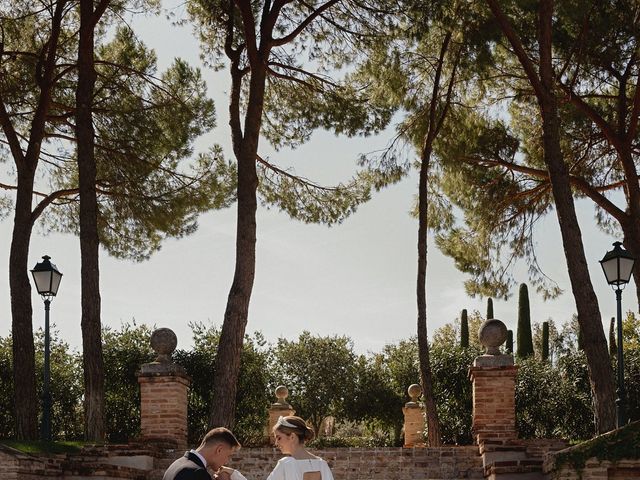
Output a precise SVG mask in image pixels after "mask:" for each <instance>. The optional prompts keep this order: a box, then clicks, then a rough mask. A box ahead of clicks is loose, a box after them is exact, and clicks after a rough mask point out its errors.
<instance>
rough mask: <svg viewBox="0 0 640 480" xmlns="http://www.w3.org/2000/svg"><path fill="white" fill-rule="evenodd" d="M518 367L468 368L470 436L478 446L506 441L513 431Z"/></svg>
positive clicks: (515, 437)
mask: <svg viewBox="0 0 640 480" xmlns="http://www.w3.org/2000/svg"><path fill="white" fill-rule="evenodd" d="M517 371H518V367H517V366H514V365H509V366H497V367H491V366H480V367H471V368H470V369H469V377H470V379H471V381H472V382H473V423H472V428H473V434H474V437H475V439H476V442H477V443H478V444H480V443H482V442H483V441H486V440H494V441H500V442H502V443H506V442H509V441H511V440H515V439H517V438H518V434H517V431H516V405H515V388H516V383H515V381H516V373H517Z"/></svg>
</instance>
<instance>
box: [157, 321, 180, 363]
mask: <svg viewBox="0 0 640 480" xmlns="http://www.w3.org/2000/svg"><path fill="white" fill-rule="evenodd" d="M150 342H151V348H153V351H154V352H156V354H157V355H158V358H156V362H158V363H171V354H172V353H173V351H174V350H175V349H176V347H177V346H178V337H176V334H175V333H173V330H171V329H170V328H158V329H157V330H154V332H153V333H152V334H151V340H150Z"/></svg>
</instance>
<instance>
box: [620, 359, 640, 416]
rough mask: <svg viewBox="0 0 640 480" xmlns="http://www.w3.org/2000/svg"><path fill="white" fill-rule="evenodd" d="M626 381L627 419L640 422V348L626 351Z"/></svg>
mask: <svg viewBox="0 0 640 480" xmlns="http://www.w3.org/2000/svg"><path fill="white" fill-rule="evenodd" d="M624 379H625V386H626V389H627V417H628V418H629V420H630V421H636V420H640V348H638V347H636V348H629V349H625V351H624Z"/></svg>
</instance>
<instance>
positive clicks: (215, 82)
mask: <svg viewBox="0 0 640 480" xmlns="http://www.w3.org/2000/svg"><path fill="white" fill-rule="evenodd" d="M176 13H177V15H178V16H179V15H180V14H181V11H180V9H178V10H177V11H176ZM132 23H133V26H134V28H135V29H136V31H137V32H138V34H139V36H140V37H141V38H142V40H143V41H144V42H145V43H147V44H148V45H150V46H152V47H153V48H155V50H156V52H157V55H158V64H159V68H160V70H162V69H164V68H166V66H167V65H169V64H170V63H171V61H172V59H173V58H174V57H176V56H180V57H182V58H185V59H186V60H188V61H189V62H190V63H192V64H199V63H200V61H199V46H198V41H197V39H196V38H195V37H194V35H193V33H192V31H191V29H190V27H188V26H182V27H177V26H173V25H171V24H170V23H169V22H168V21H167V20H165V18H164V17H158V18H156V17H141V18H136V19H134V20H133V21H132ZM202 68H203V75H204V77H205V78H206V79H207V83H208V87H209V94H210V95H211V97H212V98H213V99H214V100H215V102H216V111H217V115H218V120H217V126H216V128H215V129H214V130H213V131H212V132H211V133H210V134H208V135H206V136H205V137H203V138H201V139H200V140H199V141H198V143H197V148H198V149H201V150H205V149H206V148H207V147H208V146H210V145H211V144H212V143H213V142H216V143H219V144H221V145H222V146H223V148H224V151H225V155H226V156H227V157H230V156H231V149H230V141H229V139H228V138H229V128H228V124H227V121H228V119H227V117H226V112H227V98H228V97H227V91H228V80H227V77H228V73H227V72H226V71H221V72H213V71H211V70H208V69H206V68H204V67H202ZM392 135H393V128H390V129H388V130H387V131H385V132H383V133H382V134H381V135H378V136H375V137H369V138H355V139H354V138H351V139H350V138H346V137H336V136H334V135H333V134H332V133H330V132H324V131H319V132H316V133H315V134H314V135H313V137H312V138H311V140H310V141H309V142H308V143H307V144H305V145H303V146H302V147H300V148H298V149H296V150H293V151H287V150H285V151H280V152H274V151H273V150H272V149H269V147H268V145H267V144H266V142H265V141H262V142H261V146H260V152H261V154H263V155H265V156H267V157H269V159H270V160H271V161H273V162H274V163H276V164H277V165H278V166H280V167H292V168H293V169H294V170H295V172H296V173H298V174H301V175H303V176H306V177H308V178H310V179H312V180H314V181H317V182H320V183H324V184H335V183H337V182H339V181H346V180H348V179H349V178H350V177H351V176H352V175H353V173H354V172H355V171H356V168H357V167H356V159H357V157H358V155H359V154H361V153H366V152H371V151H374V150H378V149H380V148H384V147H385V145H387V143H388V142H389V140H390V139H391V136H392ZM416 192H417V175H416V174H415V173H414V174H412V175H410V176H408V177H407V178H405V179H404V180H403V181H402V182H400V183H398V184H396V185H392V186H390V187H388V188H386V189H385V190H383V191H381V192H379V193H375V194H374V195H373V197H372V199H371V201H369V202H368V203H366V204H364V205H362V206H360V207H359V209H358V210H357V212H356V213H355V214H353V215H352V216H351V217H349V218H347V219H346V220H345V221H344V222H343V223H342V224H340V225H336V226H333V227H330V228H329V227H326V226H323V225H306V224H302V223H300V222H298V221H295V220H291V219H290V218H289V217H288V216H287V215H286V214H284V213H281V212H279V211H277V210H275V209H271V210H268V209H266V208H264V207H259V211H258V217H257V229H258V233H257V237H258V241H257V252H256V257H257V264H256V276H255V284H254V288H253V295H252V298H251V305H250V310H249V322H248V326H247V332H248V333H253V332H256V331H259V332H261V333H262V334H263V335H264V336H265V337H266V339H267V340H268V341H276V340H277V338H279V337H286V338H288V339H295V338H297V336H298V335H299V334H300V333H301V332H302V331H304V330H308V331H310V332H311V333H313V334H317V335H347V336H349V337H350V338H351V339H352V340H353V345H354V349H355V350H356V351H357V352H359V353H366V352H378V351H380V350H381V349H382V348H383V347H384V345H386V344H389V343H395V342H397V341H399V340H402V339H406V338H408V337H410V336H412V335H415V332H416V318H417V313H416V312H417V310H416V296H415V288H416V287H415V283H416V272H417V226H418V225H417V219H415V218H413V217H412V216H410V214H409V211H410V210H411V208H412V205H413V203H414V197H415V194H416ZM577 209H578V215H579V219H580V225H581V228H582V232H583V241H584V244H585V253H586V257H587V262H588V265H589V270H590V273H591V279H592V282H593V284H594V287H595V291H596V295H597V297H598V301H599V303H600V309H601V312H602V317H603V321H604V322H605V323H606V328H607V329H608V321H609V318H611V316H613V315H614V314H615V294H614V292H613V291H612V290H611V288H610V287H609V286H608V285H607V284H606V281H605V279H604V275H603V273H602V270H601V268H600V265H599V263H598V261H599V260H600V259H601V258H602V257H603V256H604V254H605V253H606V252H607V251H608V250H610V249H611V248H612V247H611V243H612V242H614V241H615V240H618V239H617V238H612V237H610V236H608V235H606V234H604V233H602V232H600V231H599V230H598V229H597V227H596V226H595V221H594V219H593V211H592V207H591V204H590V203H589V202H587V201H579V202H578V203H577ZM45 215H46V213H45ZM235 215H236V206H235V205H233V206H232V207H231V208H229V209H225V210H221V211H213V212H209V213H206V214H204V215H202V216H201V217H200V219H199V222H198V223H199V228H198V230H197V232H196V233H195V234H193V235H191V236H189V237H186V238H183V239H179V240H175V239H169V240H167V241H166V242H165V243H164V244H163V247H162V249H161V251H160V252H158V253H156V254H154V255H153V256H152V257H151V259H150V260H148V261H144V262H141V263H135V262H131V261H124V260H117V259H113V258H111V257H109V256H108V255H107V254H106V252H104V251H103V252H102V254H101V259H100V284H101V292H100V293H101V298H102V322H103V325H105V326H110V327H113V328H116V329H117V328H120V326H121V325H122V324H123V323H130V322H132V321H134V320H135V322H136V323H137V324H147V325H150V326H156V327H168V328H171V329H172V330H173V331H174V332H175V333H176V335H177V336H178V348H190V347H191V346H192V344H193V341H192V338H191V329H190V328H189V323H190V322H202V323H204V324H205V325H211V324H213V325H217V326H221V324H222V320H223V316H224V311H225V307H226V300H227V295H228V292H229V287H230V286H231V282H232V279H233V267H234V258H235ZM12 223H13V219H12V217H9V218H6V219H4V220H2V221H0V271H4V272H6V273H5V274H4V275H0V336H6V335H8V334H9V333H10V331H11V315H10V296H9V287H8V255H9V247H10V241H11V228H12ZM535 241H536V244H537V251H538V257H539V258H538V259H539V263H540V265H541V267H542V269H543V270H544V271H545V273H546V274H547V275H548V276H550V277H551V278H553V279H554V280H555V281H556V282H557V283H558V284H559V286H560V287H561V288H562V289H563V290H564V291H565V293H564V294H563V295H561V296H560V297H559V298H558V299H555V300H552V301H547V302H545V301H543V299H542V297H541V296H539V295H537V294H536V292H535V290H534V289H533V288H530V289H529V294H530V304H531V315H532V321H533V322H542V321H544V320H547V319H548V318H552V319H553V320H554V321H555V322H556V323H558V324H562V323H564V322H565V321H567V320H569V319H570V318H571V316H572V315H573V314H574V312H575V304H574V300H573V297H572V295H571V287H570V284H569V279H568V276H567V273H566V262H565V259H564V254H563V250H562V243H561V239H560V234H559V229H558V226H557V218H556V215H555V212H553V213H552V214H550V215H548V216H547V217H546V218H544V219H543V220H541V221H540V222H539V223H538V227H537V230H536V236H535ZM42 255H49V256H50V257H51V261H52V262H53V263H55V264H56V265H57V266H58V268H59V270H60V271H61V272H62V273H63V275H64V276H63V279H62V283H61V286H60V290H59V292H58V296H57V297H56V298H55V300H54V301H53V303H52V306H51V322H52V323H53V324H54V325H55V328H56V329H57V331H58V332H59V334H60V337H61V338H63V339H65V340H66V341H67V342H68V343H69V344H70V345H71V346H72V347H73V348H75V349H78V350H79V349H80V347H81V343H82V341H81V332H80V315H81V311H80V249H79V240H78V239H77V238H76V237H74V236H72V235H63V234H46V233H45V232H43V231H42V229H41V228H38V227H36V229H35V231H34V235H33V238H32V242H31V248H30V257H29V258H30V260H29V261H30V264H29V268H33V266H35V264H36V263H37V262H38V261H40V258H41V256H42ZM428 261H429V265H428V273H427V276H428V278H427V315H428V330H429V334H430V335H432V334H433V332H434V331H435V330H437V329H438V328H439V327H441V326H443V325H444V324H446V323H450V322H453V321H456V320H457V319H458V318H459V315H460V311H461V310H462V309H463V308H466V309H468V310H469V311H473V310H476V309H477V310H479V311H480V312H481V313H482V314H484V312H485V311H486V299H482V298H470V297H469V296H467V295H466V294H465V291H464V285H463V282H464V280H465V278H466V277H465V276H464V275H463V274H461V273H459V272H457V271H456V269H455V267H454V265H453V262H452V260H451V259H449V258H447V257H445V256H443V255H442V254H441V253H440V252H439V251H438V250H437V248H436V247H435V246H434V245H433V242H432V241H430V242H429V257H428ZM526 272H527V265H525V264H522V263H520V264H517V265H515V266H514V271H513V273H514V275H515V278H516V280H517V282H518V283H520V282H527V277H526ZM513 293H514V295H513V296H512V297H511V298H510V299H509V300H507V301H504V300H496V299H494V313H495V317H496V318H499V319H501V320H503V321H504V322H505V323H506V324H507V327H508V328H511V329H515V326H516V321H517V285H516V286H515V287H514V292H513ZM32 301H33V306H34V316H33V325H34V329H37V328H41V327H42V326H43V322H44V309H43V304H42V300H41V299H40V298H39V297H38V295H37V293H36V292H35V288H34V289H33V295H32ZM623 308H624V310H627V309H631V310H637V300H636V296H635V289H634V288H633V285H630V286H629V289H628V291H627V292H625V293H624V294H623Z"/></svg>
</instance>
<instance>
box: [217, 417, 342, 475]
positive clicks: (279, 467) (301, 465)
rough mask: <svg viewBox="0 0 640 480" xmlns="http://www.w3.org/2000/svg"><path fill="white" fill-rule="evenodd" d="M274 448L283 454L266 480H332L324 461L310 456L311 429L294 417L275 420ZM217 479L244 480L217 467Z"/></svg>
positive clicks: (227, 468) (224, 468)
mask: <svg viewBox="0 0 640 480" xmlns="http://www.w3.org/2000/svg"><path fill="white" fill-rule="evenodd" d="M273 433H274V435H275V438H276V447H278V448H279V449H280V451H281V452H282V453H284V454H286V455H289V456H287V457H283V458H281V459H280V460H278V463H277V464H276V466H275V468H274V469H273V471H272V472H271V473H270V474H269V476H268V477H267V480H333V474H332V473H331V469H330V468H329V465H328V464H327V462H326V461H324V460H323V459H322V458H320V457H317V456H316V455H313V454H311V453H309V452H308V451H307V450H306V449H305V445H304V444H305V442H307V441H309V440H313V437H314V436H315V434H314V432H313V429H311V428H309V427H308V426H307V424H306V422H305V421H304V420H303V419H302V418H300V417H296V416H293V415H291V416H287V417H280V418H278V422H277V423H276V424H275V426H274V427H273ZM216 477H217V478H218V479H219V480H246V478H245V477H244V476H243V475H242V474H241V473H240V472H238V471H237V470H234V469H232V468H229V467H225V466H223V467H220V470H218V472H217V476H216Z"/></svg>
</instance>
